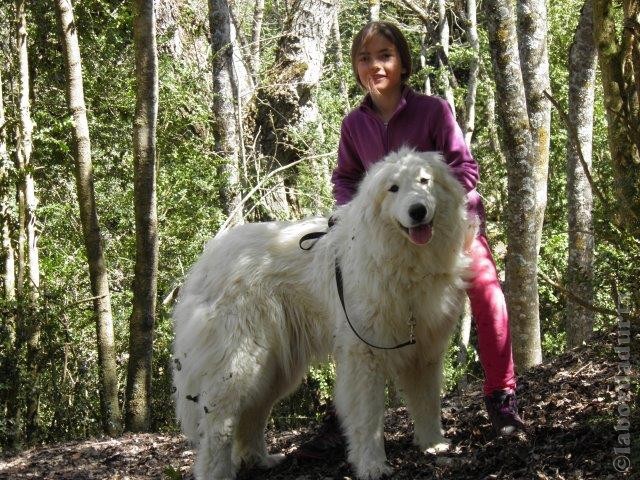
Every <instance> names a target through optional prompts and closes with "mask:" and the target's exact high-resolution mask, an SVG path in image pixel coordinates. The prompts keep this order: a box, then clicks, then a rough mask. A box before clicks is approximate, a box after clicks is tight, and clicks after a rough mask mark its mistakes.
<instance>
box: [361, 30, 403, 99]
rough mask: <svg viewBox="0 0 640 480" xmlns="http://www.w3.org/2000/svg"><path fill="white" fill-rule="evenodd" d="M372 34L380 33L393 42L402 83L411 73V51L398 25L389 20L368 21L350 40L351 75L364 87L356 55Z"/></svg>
mask: <svg viewBox="0 0 640 480" xmlns="http://www.w3.org/2000/svg"><path fill="white" fill-rule="evenodd" d="M374 35H382V36H383V37H384V38H386V39H387V40H389V41H390V42H391V43H393V44H394V45H395V46H396V48H397V49H398V54H399V55H400V63H401V64H402V68H403V69H404V72H403V73H402V77H401V80H402V83H404V82H405V81H406V80H407V79H408V78H409V76H410V75H411V52H410V50H409V44H408V43H407V39H406V38H405V37H404V35H403V34H402V32H401V31H400V29H399V28H398V27H396V26H395V25H394V24H393V23H391V22H369V23H367V24H366V25H365V26H364V27H362V28H361V29H360V31H359V32H358V33H356V35H355V37H353V41H352V42H351V69H352V70H353V76H354V77H355V78H356V82H358V85H360V86H361V87H362V88H365V87H364V85H362V83H360V78H359V77H358V66H357V65H356V63H357V56H358V52H360V50H361V49H362V47H363V46H364V45H365V44H366V43H367V42H368V41H369V40H371V38H372V37H373V36H374Z"/></svg>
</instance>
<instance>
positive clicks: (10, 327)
mask: <svg viewBox="0 0 640 480" xmlns="http://www.w3.org/2000/svg"><path fill="white" fill-rule="evenodd" d="M10 171H11V161H10V159H9V154H8V152H7V123H6V119H5V116H4V94H3V91H2V71H1V70H0V189H1V190H2V191H1V192H0V201H1V202H2V205H1V209H2V211H1V212H0V215H1V216H2V218H1V220H2V256H3V258H4V271H3V273H4V275H3V277H4V292H3V293H4V301H5V302H6V304H7V310H8V311H7V314H6V315H4V316H3V317H2V319H1V320H0V325H1V326H2V328H3V329H4V331H5V334H4V335H3V336H2V338H1V339H0V340H1V341H0V346H1V347H2V351H3V355H2V357H3V361H2V365H1V366H0V368H1V372H0V373H1V374H2V376H3V378H5V379H6V380H5V381H6V386H5V387H4V388H3V389H2V390H1V392H2V395H1V396H0V414H2V415H3V416H4V418H5V429H6V432H5V433H4V434H3V435H2V445H5V446H7V447H8V448H9V450H14V449H16V448H17V447H18V443H19V425H20V418H19V413H20V410H19V407H18V401H17V400H18V395H19V391H20V376H19V372H18V356H19V350H20V349H19V345H18V342H17V324H16V316H15V314H14V312H13V308H14V307H15V300H16V283H15V280H16V278H15V275H16V272H15V252H14V249H13V244H12V241H11V209H12V205H11V203H12V202H11V200H10V199H11V188H10V186H11V185H12V182H11V181H10V179H9V174H10Z"/></svg>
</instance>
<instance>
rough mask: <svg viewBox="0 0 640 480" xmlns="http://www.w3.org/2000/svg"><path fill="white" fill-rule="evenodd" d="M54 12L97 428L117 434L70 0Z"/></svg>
mask: <svg viewBox="0 0 640 480" xmlns="http://www.w3.org/2000/svg"><path fill="white" fill-rule="evenodd" d="M56 13H57V16H58V25H59V27H60V38H61V41H62V45H63V54H64V61H65V71H66V72H65V73H66V75H67V103H68V105H69V113H70V114H71V116H72V122H73V127H74V128H73V140H74V159H75V176H76V188H77V191H78V204H79V207H80V221H81V223H82V233H83V237H84V244H85V249H86V252H87V260H88V263H89V278H90V280H91V294H92V297H93V311H94V316H95V323H96V336H97V347H98V372H99V378H100V405H101V414H102V427H103V430H104V432H105V433H106V434H107V435H112V436H113V435H117V434H118V433H119V431H120V428H121V422H120V406H119V404H118V373H117V369H116V351H115V342H114V334H113V318H112V315H111V297H110V293H109V277H108V274H107V267H106V264H105V259H104V254H103V249H102V235H101V233H100V226H99V223H98V213H97V210H96V202H95V191H94V187H93V165H92V162H91V143H90V141H89V124H88V122H87V109H86V107H85V103H84V87H83V80H82V63H81V58H80V46H79V44H78V35H77V31H76V28H75V24H74V20H73V7H72V5H71V0H57V1H56Z"/></svg>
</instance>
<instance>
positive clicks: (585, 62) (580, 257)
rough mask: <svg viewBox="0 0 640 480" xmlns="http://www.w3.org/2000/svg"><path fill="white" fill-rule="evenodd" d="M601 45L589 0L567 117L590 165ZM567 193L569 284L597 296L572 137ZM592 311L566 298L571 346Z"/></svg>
mask: <svg viewBox="0 0 640 480" xmlns="http://www.w3.org/2000/svg"><path fill="white" fill-rule="evenodd" d="M596 62H597V50H596V48H595V45H594V41H593V1H592V0H586V1H585V3H584V6H583V7H582V12H581V13H580V21H579V23H578V27H577V29H576V32H575V35H574V37H573V44H572V45H571V50H570V51H569V119H570V121H571V124H572V126H573V128H574V129H575V131H576V133H577V136H578V138H577V140H578V142H579V143H578V148H579V149H580V151H581V152H582V156H583V158H584V160H585V162H586V164H587V166H588V167H589V168H591V147H592V133H593V100H594V82H595V77H596ZM567 198H568V203H569V206H568V210H569V211H568V214H569V215H568V216H569V219H568V220H569V259H568V262H567V288H568V289H569V290H570V291H571V292H573V293H575V294H576V295H578V296H579V297H581V298H582V299H584V300H586V301H587V302H589V303H594V302H593V249H594V237H593V219H592V206H593V195H592V192H591V185H590V184H589V181H588V180H587V175H586V174H585V171H584V168H583V166H582V164H581V162H580V157H579V154H578V151H577V148H576V146H575V145H574V142H573V141H572V139H571V135H569V139H568V140H567ZM593 323H594V313H593V311H591V310H588V309H586V308H584V307H581V306H580V305H578V304H577V303H575V302H572V301H571V299H568V300H567V318H566V332H567V346H568V347H570V348H571V347H577V346H579V345H582V344H583V342H585V341H587V340H588V339H589V337H590V336H591V332H592V331H593Z"/></svg>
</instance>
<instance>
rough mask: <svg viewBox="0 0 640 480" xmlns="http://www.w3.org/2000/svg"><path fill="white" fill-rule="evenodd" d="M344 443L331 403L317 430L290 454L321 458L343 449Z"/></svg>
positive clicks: (304, 457) (306, 457)
mask: <svg viewBox="0 0 640 480" xmlns="http://www.w3.org/2000/svg"><path fill="white" fill-rule="evenodd" d="M345 445H346V441H345V439H344V437H343V436H342V432H341V430H340V424H339V422H338V415H337V414H336V410H335V407H334V406H333V405H331V406H330V407H329V408H328V410H327V413H326V414H325V416H324V418H323V419H322V424H321V425H320V428H319V429H318V432H317V433H316V434H315V435H314V436H313V437H311V438H310V439H309V440H307V441H306V442H304V443H303V444H302V445H300V446H299V447H298V448H297V449H296V450H295V451H294V452H292V453H291V456H292V457H294V458H298V459H311V460H321V459H323V458H327V457H328V456H330V455H332V454H334V453H336V451H338V450H341V449H344V446H345Z"/></svg>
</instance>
